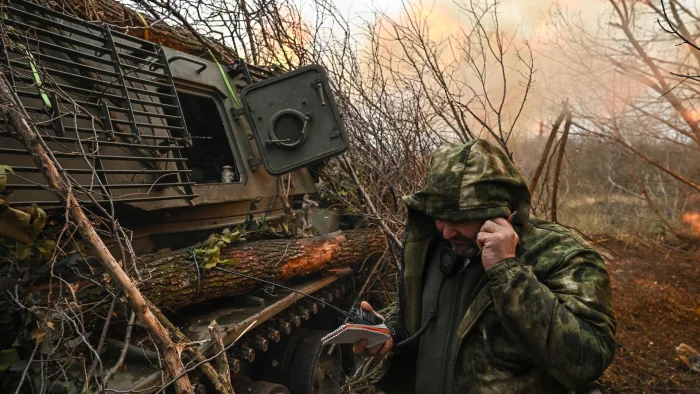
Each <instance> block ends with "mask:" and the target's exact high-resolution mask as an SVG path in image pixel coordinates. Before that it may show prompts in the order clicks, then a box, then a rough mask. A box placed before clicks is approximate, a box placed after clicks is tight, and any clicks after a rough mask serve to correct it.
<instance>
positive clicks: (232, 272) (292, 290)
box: [214, 267, 356, 321]
mask: <svg viewBox="0 0 700 394" xmlns="http://www.w3.org/2000/svg"><path fill="white" fill-rule="evenodd" d="M214 269H217V270H219V271H223V272H228V273H229V274H234V275H238V276H242V277H244V278H248V279H252V280H255V281H258V282H260V283H265V284H268V285H272V286H277V287H280V288H282V289H285V290H289V291H291V292H294V293H297V294H301V295H303V296H305V297H309V298H311V299H312V300H316V301H318V302H322V303H324V304H325V305H328V306H330V307H331V308H333V309H335V310H336V311H338V313H341V314H342V315H343V316H345V317H347V318H349V319H350V320H352V321H355V320H356V317H355V316H353V315H351V314H350V313H348V312H346V311H344V310H342V309H340V308H338V307H336V306H335V305H332V304H329V303H328V302H326V301H324V300H322V299H320V298H318V297H314V296H312V295H310V294H306V293H304V292H301V291H299V290H295V289H292V288H291V287H287V286H285V285H280V284H277V283H274V282H270V281H268V280H265V279H260V278H256V277H254V276H250V275H246V274H242V273H240V272H236V271H231V270H227V269H224V268H221V267H214Z"/></svg>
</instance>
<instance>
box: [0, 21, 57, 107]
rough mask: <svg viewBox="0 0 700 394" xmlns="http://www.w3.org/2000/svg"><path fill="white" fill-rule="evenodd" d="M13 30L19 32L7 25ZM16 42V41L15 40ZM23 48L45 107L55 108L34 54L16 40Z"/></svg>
mask: <svg viewBox="0 0 700 394" xmlns="http://www.w3.org/2000/svg"><path fill="white" fill-rule="evenodd" d="M2 17H3V19H10V18H9V16H8V15H7V12H3V14H2ZM7 27H8V28H9V29H10V31H11V32H13V33H15V34H17V32H16V31H15V28H14V27H13V26H9V25H8V26H7ZM13 42H14V41H13ZM14 43H15V44H16V45H17V46H18V47H19V48H20V49H21V50H22V52H24V54H25V55H27V57H28V58H29V67H31V69H32V74H33V78H34V82H35V83H36V86H37V87H38V88H39V95H40V96H41V101H43V102H44V108H45V109H46V110H47V111H51V110H52V109H53V105H51V99H49V95H48V94H46V90H45V89H44V87H43V85H44V83H43V81H42V80H41V74H40V73H39V67H38V66H37V64H36V60H35V59H34V55H32V53H31V52H30V51H29V49H27V47H26V46H25V45H24V44H22V43H21V42H14Z"/></svg>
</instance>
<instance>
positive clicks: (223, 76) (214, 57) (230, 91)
mask: <svg viewBox="0 0 700 394" xmlns="http://www.w3.org/2000/svg"><path fill="white" fill-rule="evenodd" d="M209 55H211V58H212V59H213V60H214V63H216V66H217V67H219V72H220V73H221V78H223V79H224V83H225V84H226V88H227V89H228V92H229V94H230V95H231V98H232V99H233V102H234V104H235V105H234V107H236V109H240V108H243V105H241V102H240V101H239V100H238V96H236V92H234V91H233V88H232V87H231V83H230V82H229V81H228V76H227V75H226V71H224V68H223V67H222V66H221V64H220V63H219V62H218V61H217V60H216V56H214V54H213V53H212V51H211V50H209Z"/></svg>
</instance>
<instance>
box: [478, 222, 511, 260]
mask: <svg viewBox="0 0 700 394" xmlns="http://www.w3.org/2000/svg"><path fill="white" fill-rule="evenodd" d="M476 246H478V247H479V249H481V265H483V266H484V269H489V268H491V267H492V266H494V265H496V264H498V263H499V262H501V261H503V260H505V259H507V258H512V257H515V248H516V246H518V234H516V233H515V230H513V226H511V225H510V223H509V222H508V221H507V220H506V219H504V218H496V219H493V220H487V221H486V223H484V225H483V226H481V229H480V230H479V234H477V236H476Z"/></svg>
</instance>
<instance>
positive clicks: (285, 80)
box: [241, 65, 348, 175]
mask: <svg viewBox="0 0 700 394" xmlns="http://www.w3.org/2000/svg"><path fill="white" fill-rule="evenodd" d="M241 99H242V100H241V101H242V102H243V107H244V110H245V112H246V115H247V117H248V120H249V124H250V128H251V130H252V131H253V135H254V137H255V141H256V142H257V145H258V148H259V150H260V154H261V156H262V159H263V164H264V165H265V168H266V169H267V171H268V172H269V173H270V174H273V175H281V174H285V173H288V172H291V171H293V170H295V169H297V168H301V167H305V166H308V165H310V164H313V163H315V162H318V161H321V160H324V159H326V158H329V157H333V156H337V155H339V154H341V153H343V152H344V151H345V150H346V149H347V147H348V139H347V135H346V132H345V127H344V125H343V122H342V120H341V117H340V113H339V112H338V108H337V105H336V102H335V99H334V98H333V93H332V90H331V87H330V84H329V83H328V77H327V75H326V71H325V70H324V69H323V68H322V67H321V66H318V65H311V66H306V67H302V68H300V69H297V70H295V71H291V72H289V73H286V74H283V75H280V76H278V77H275V78H270V79H267V80H264V81H261V82H258V83H255V84H253V85H249V86H247V87H245V88H244V89H243V91H242V92H241Z"/></svg>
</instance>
